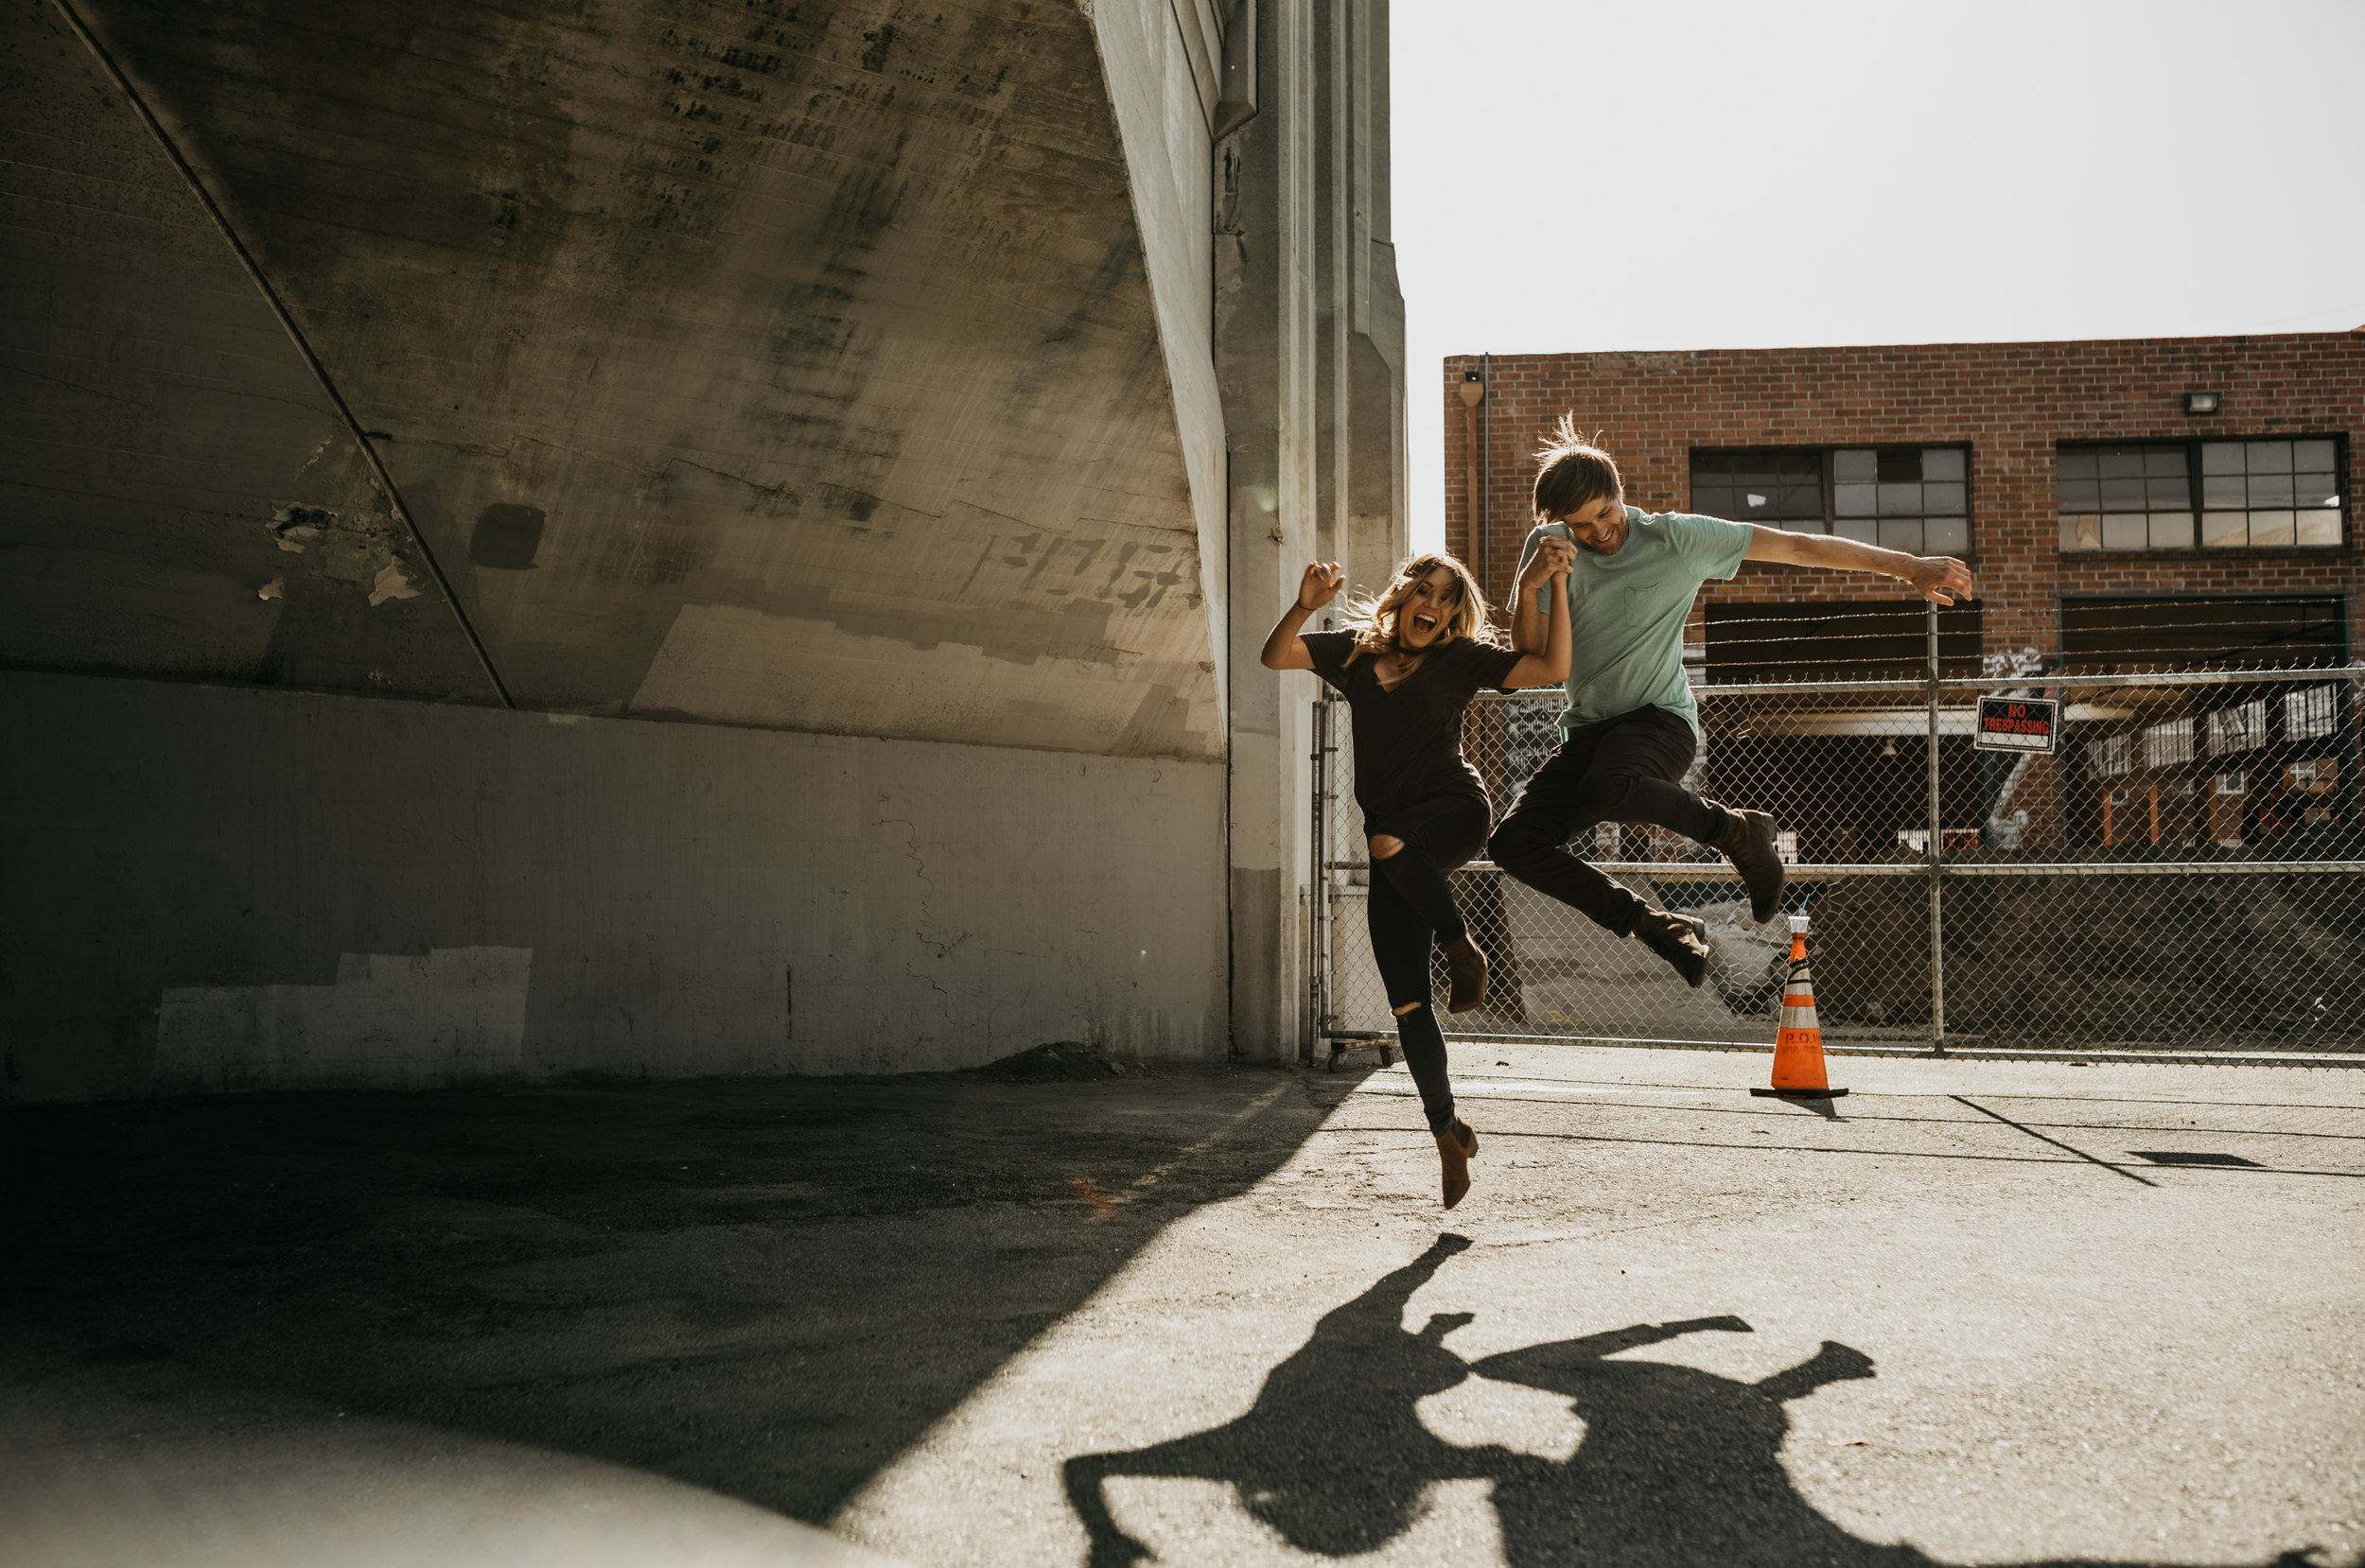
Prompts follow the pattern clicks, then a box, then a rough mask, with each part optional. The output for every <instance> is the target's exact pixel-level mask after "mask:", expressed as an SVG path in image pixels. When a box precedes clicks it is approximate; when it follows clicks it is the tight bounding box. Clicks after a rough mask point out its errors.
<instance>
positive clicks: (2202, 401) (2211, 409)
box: [2184, 392, 2217, 414]
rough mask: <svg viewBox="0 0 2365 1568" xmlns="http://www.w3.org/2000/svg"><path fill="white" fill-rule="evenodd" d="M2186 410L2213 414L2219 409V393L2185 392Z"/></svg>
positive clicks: (2187, 411) (2190, 412)
mask: <svg viewBox="0 0 2365 1568" xmlns="http://www.w3.org/2000/svg"><path fill="white" fill-rule="evenodd" d="M2184 411H2185V412H2186V413H2188V414H2213V413H2216V411H2217V394H2216V392H2186V393H2185V394H2184Z"/></svg>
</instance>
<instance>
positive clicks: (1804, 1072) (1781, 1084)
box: [1749, 915, 1848, 1100]
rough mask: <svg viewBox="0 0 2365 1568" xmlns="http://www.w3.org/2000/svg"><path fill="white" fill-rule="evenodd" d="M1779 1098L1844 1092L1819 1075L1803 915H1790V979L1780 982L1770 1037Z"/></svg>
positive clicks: (1818, 1034)
mask: <svg viewBox="0 0 2365 1568" xmlns="http://www.w3.org/2000/svg"><path fill="white" fill-rule="evenodd" d="M1749 1092H1750V1093H1752V1094H1756V1095H1761V1096H1772V1097H1774V1098H1777V1099H1782V1100H1833V1099H1837V1098H1838V1097H1839V1096H1840V1095H1843V1094H1845V1093H1847V1092H1848V1091H1847V1090H1846V1089H1833V1088H1832V1087H1831V1085H1830V1083H1828V1082H1827V1081H1826V1080H1825V1079H1824V1076H1823V1028H1822V1026H1821V1025H1820V1024H1818V1023H1816V1022H1815V1020H1814V977H1813V975H1811V974H1809V973H1808V972H1807V917H1806V916H1805V915H1792V916H1791V917H1790V979H1789V980H1788V981H1787V982H1785V983H1784V984H1783V985H1782V1029H1781V1033H1780V1034H1778V1035H1776V1036H1775V1037H1774V1087H1773V1088H1771V1089H1751V1090H1750V1091H1749Z"/></svg>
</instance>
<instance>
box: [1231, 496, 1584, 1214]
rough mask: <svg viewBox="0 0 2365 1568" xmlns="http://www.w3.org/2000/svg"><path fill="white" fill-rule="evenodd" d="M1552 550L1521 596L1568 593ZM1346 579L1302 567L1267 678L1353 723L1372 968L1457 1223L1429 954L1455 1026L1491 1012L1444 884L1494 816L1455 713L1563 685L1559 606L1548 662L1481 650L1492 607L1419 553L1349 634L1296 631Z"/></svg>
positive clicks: (1455, 1153)
mask: <svg viewBox="0 0 2365 1568" xmlns="http://www.w3.org/2000/svg"><path fill="white" fill-rule="evenodd" d="M1550 543H1554V544H1559V545H1562V546H1563V547H1564V548H1562V549H1557V550H1552V551H1551V552H1550V553H1546V551H1545V550H1543V549H1538V550H1537V552H1536V554H1535V555H1534V556H1533V557H1532V558H1531V559H1530V560H1529V561H1528V562H1527V563H1526V564H1525V566H1523V567H1522V568H1521V571H1520V575H1519V591H1520V593H1521V594H1522V596H1527V595H1532V594H1533V592H1534V591H1535V590H1536V589H1537V588H1540V587H1542V586H1543V585H1544V584H1547V583H1550V584H1555V585H1558V584H1563V583H1565V582H1566V581H1567V578H1568V570H1569V568H1570V566H1573V565H1574V563H1575V560H1576V550H1575V549H1574V547H1572V546H1568V545H1567V541H1565V540H1555V541H1550ZM1345 581H1346V573H1345V571H1344V570H1342V569H1341V568H1340V566H1339V565H1338V563H1336V562H1329V563H1324V562H1320V561H1317V562H1315V563H1314V564H1313V565H1311V566H1307V567H1306V568H1305V577H1304V579H1303V580H1301V581H1300V582H1299V584H1298V596H1297V601H1296V603H1294V604H1292V605H1291V606H1290V607H1289V608H1288V610H1287V611H1285V612H1284V613H1283V615H1282V617H1281V619H1280V622H1279V623H1278V624H1276V625H1275V626H1274V627H1273V629H1272V636H1269V637H1267V638H1266V639H1265V653H1264V662H1265V668H1266V669H1268V670H1311V671H1314V673H1316V674H1317V675H1320V676H1321V677H1322V678H1323V680H1324V681H1325V682H1327V683H1328V684H1329V685H1331V686H1333V687H1335V688H1338V690H1339V693H1340V695H1341V696H1343V697H1344V698H1346V700H1347V710H1348V711H1349V712H1350V713H1352V714H1353V715H1354V716H1355V803H1356V804H1357V805H1358V806H1360V807H1361V808H1362V809H1363V828H1364V831H1365V833H1366V834H1368V835H1369V837H1370V839H1371V846H1372V872H1373V876H1372V892H1371V903H1370V906H1369V920H1370V925H1371V932H1372V957H1373V958H1374V959H1375V961H1377V963H1378V965H1379V974H1380V979H1381V980H1382V981H1383V982H1384V983H1385V984H1386V985H1387V987H1388V1005H1389V1006H1390V1007H1391V1008H1393V1010H1394V1012H1395V1015H1396V1038H1397V1040H1398V1041H1399V1043H1400V1044H1401V1045H1402V1047H1403V1049H1404V1065H1405V1066H1406V1067H1408V1068H1410V1070H1411V1072H1412V1081H1413V1083H1414V1084H1416V1085H1417V1086H1419V1088H1420V1090H1421V1106H1422V1108H1423V1109H1424V1110H1426V1111H1427V1112H1428V1130H1429V1131H1430V1132H1432V1133H1434V1134H1435V1135H1436V1137H1437V1158H1438V1160H1439V1163H1440V1164H1441V1166H1442V1167H1443V1174H1444V1177H1445V1207H1446V1208H1448V1209H1451V1208H1452V1207H1453V1206H1454V1205H1455V1204H1457V1203H1460V1202H1461V1201H1462V1194H1463V1193H1466V1192H1468V1191H1469V1190H1470V1157H1471V1156H1472V1155H1474V1154H1476V1153H1478V1134H1477V1133H1475V1132H1473V1131H1471V1130H1470V1124H1468V1123H1467V1122H1465V1121H1463V1119H1462V1118H1461V1117H1459V1116H1456V1115H1455V1114H1454V1108H1453V1087H1452V1085H1451V1084H1450V1083H1449V1082H1448V1081H1447V1080H1446V1077H1445V1033H1444V1031H1443V1030H1441V1029H1440V1028H1439V1027H1438V1024H1437V1016H1436V1012H1435V1009H1434V1007H1433V1006H1432V1001H1433V999H1432V998H1431V996H1430V994H1429V967H1428V965H1429V948H1430V944H1431V943H1433V942H1440V941H1442V942H1443V943H1444V944H1445V972H1446V974H1447V976H1448V978H1449V980H1450V982H1451V994H1450V995H1449V997H1448V999H1447V1002H1446V1005H1447V1008H1448V1010H1450V1011H1452V1012H1456V1013H1460V1012H1465V1011H1467V1010H1468V1009H1470V1008H1472V1007H1475V1006H1477V1005H1478V1004H1479V1003H1480V1002H1483V1001H1484V1000H1485V999H1486V955H1485V954H1484V953H1482V952H1480V950H1479V947H1478V944H1477V943H1475V942H1473V941H1471V940H1470V929H1469V926H1468V925H1467V923H1465V922H1464V921H1463V918H1462V911H1461V909H1460V908H1459V907H1458V906H1456V904H1455V903H1454V900H1453V889H1452V886H1451V885H1450V884H1449V883H1448V882H1447V881H1446V880H1445V879H1446V875H1447V873H1449V872H1451V871H1453V870H1454V869H1455V868H1456V867H1458V866H1461V865H1463V864H1465V863H1467V862H1469V861H1471V860H1472V859H1474V858H1476V856H1477V855H1478V852H1479V851H1480V848H1482V847H1484V845H1485V844H1486V834H1487V830H1488V828H1490V827H1491V826H1492V817H1493V808H1492V805H1491V803H1490V802H1489V801H1488V800H1487V798H1486V786H1485V784H1484V783H1482V782H1481V781H1480V778H1479V775H1478V770H1476V769H1475V768H1473V767H1471V766H1470V764H1469V762H1468V761H1467V760H1466V759H1465V758H1463V755H1462V714H1463V709H1465V708H1467V707H1468V706H1470V699H1471V698H1472V697H1474V696H1476V695H1477V694H1478V692H1479V690H1480V688H1486V687H1491V688H1494V689H1496V690H1498V691H1515V690H1517V689H1518V688H1522V687H1531V686H1556V685H1558V684H1559V683H1561V682H1562V681H1565V680H1567V679H1568V595H1567V594H1566V593H1554V594H1553V595H1552V596H1551V601H1552V604H1553V610H1552V619H1551V624H1550V628H1549V629H1548V633H1547V637H1546V643H1545V649H1544V652H1543V653H1518V652H1516V651H1515V650H1513V649H1509V648H1504V647H1501V646H1498V644H1496V643H1494V642H1492V641H1490V640H1488V636H1487V633H1488V630H1489V628H1488V624H1487V617H1486V599H1485V596H1484V595H1483V594H1481V593H1480V591H1479V585H1478V583H1477V581H1476V580H1475V579H1474V578H1472V577H1471V575H1470V569H1469V568H1468V567H1467V566H1463V564H1462V563H1461V562H1459V561H1457V560H1455V559H1454V558H1453V557H1452V556H1450V555H1416V556H1414V557H1413V558H1412V559H1411V560H1410V561H1407V562H1406V563H1405V564H1404V565H1403V566H1399V567H1397V568H1396V575H1395V577H1394V579H1393V581H1392V582H1390V583H1389V584H1388V586H1387V588H1386V589H1385V590H1384V591H1383V592H1382V593H1381V594H1380V596H1379V597H1378V598H1377V599H1376V600H1375V601H1371V602H1369V603H1364V604H1358V605H1356V606H1354V613H1353V618H1352V623H1351V626H1350V629H1349V630H1347V631H1343V632H1301V631H1300V630H1299V628H1300V627H1302V626H1304V625H1305V618H1306V617H1308V616H1310V615H1312V614H1313V613H1314V612H1315V611H1317V610H1319V609H1321V608H1322V607H1323V605H1325V604H1327V603H1329V602H1330V601H1332V600H1333V599H1335V598H1336V597H1338V593H1339V589H1340V585H1341V584H1343V583H1344V582H1345ZM1521 602H1526V599H1525V598H1524V597H1523V598H1522V600H1521Z"/></svg>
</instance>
